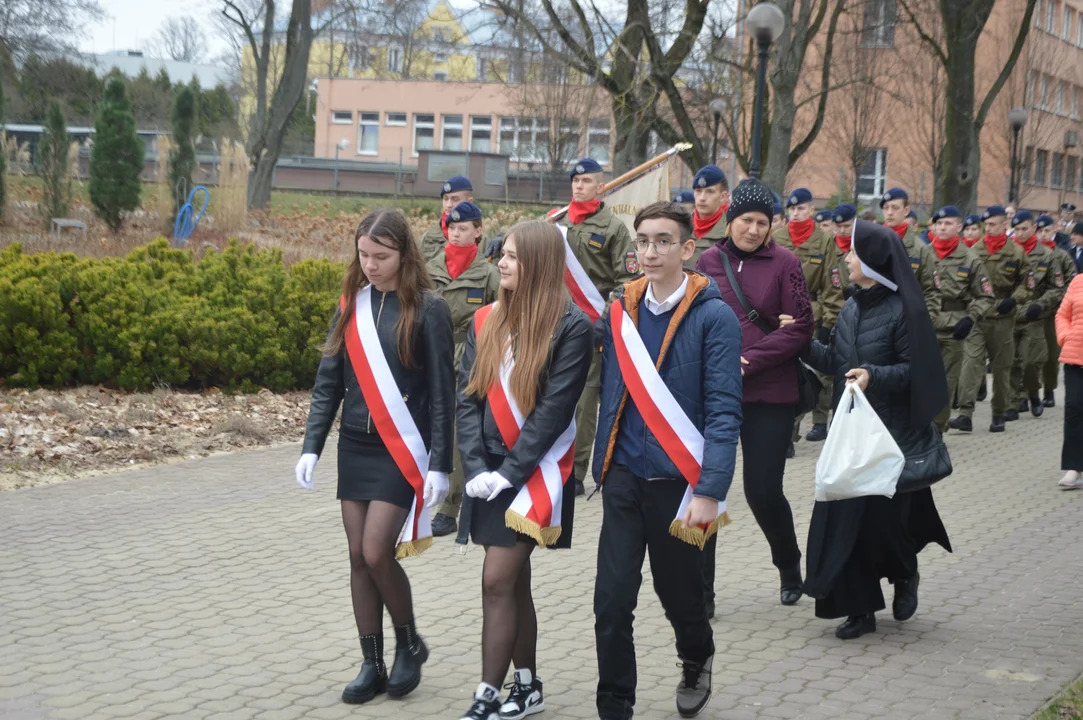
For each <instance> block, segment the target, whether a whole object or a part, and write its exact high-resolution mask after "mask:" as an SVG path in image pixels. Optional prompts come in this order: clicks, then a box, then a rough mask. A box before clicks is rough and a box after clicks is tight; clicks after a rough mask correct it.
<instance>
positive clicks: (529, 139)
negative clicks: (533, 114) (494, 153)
mask: <svg viewBox="0 0 1083 720" xmlns="http://www.w3.org/2000/svg"><path fill="white" fill-rule="evenodd" d="M500 152H501V153H502V154H504V155H507V156H508V157H510V158H511V159H512V160H518V161H520V162H546V161H547V160H548V159H549V124H548V121H547V120H546V119H545V118H500Z"/></svg>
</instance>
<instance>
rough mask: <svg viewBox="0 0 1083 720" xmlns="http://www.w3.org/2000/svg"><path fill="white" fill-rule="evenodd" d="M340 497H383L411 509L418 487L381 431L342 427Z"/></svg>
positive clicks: (339, 467)
mask: <svg viewBox="0 0 1083 720" xmlns="http://www.w3.org/2000/svg"><path fill="white" fill-rule="evenodd" d="M338 499H339V500H359V501H366V500H380V501H382V502H386V503H391V504H392V505H398V506H399V507H400V508H404V509H406V510H409V509H410V505H411V503H413V501H414V489H413V488H412V487H410V483H409V482H408V481H407V480H406V477H405V476H403V474H402V473H401V472H400V471H399V466H398V465H396V464H395V459H394V458H392V457H391V453H390V452H388V450H387V446H385V445H384V443H383V440H381V439H380V436H379V434H377V433H362V432H357V431H356V430H350V429H349V428H347V427H345V426H342V427H340V428H339V433H338Z"/></svg>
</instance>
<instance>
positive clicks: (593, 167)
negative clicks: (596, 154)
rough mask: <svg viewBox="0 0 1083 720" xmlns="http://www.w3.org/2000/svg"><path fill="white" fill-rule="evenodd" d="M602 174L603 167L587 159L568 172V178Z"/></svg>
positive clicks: (591, 159)
mask: <svg viewBox="0 0 1083 720" xmlns="http://www.w3.org/2000/svg"><path fill="white" fill-rule="evenodd" d="M600 172H602V166H601V165H599V164H598V161H597V160H595V159H594V158H589V157H587V158H583V159H582V160H580V161H579V162H577V163H576V164H575V167H573V168H572V169H571V170H569V171H568V177H570V178H573V177H575V176H576V175H589V174H591V173H600Z"/></svg>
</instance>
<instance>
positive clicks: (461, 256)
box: [444, 242, 478, 280]
mask: <svg viewBox="0 0 1083 720" xmlns="http://www.w3.org/2000/svg"><path fill="white" fill-rule="evenodd" d="M477 254H478V244H477V243H472V244H470V245H456V244H455V243H452V242H449V243H448V244H447V245H445V246H444V258H445V260H446V261H447V274H448V275H450V276H451V279H452V280H454V279H455V278H457V277H459V276H460V275H462V274H463V272H464V271H465V270H466V269H467V268H468V267H470V263H472V262H474V258H475V257H477Z"/></svg>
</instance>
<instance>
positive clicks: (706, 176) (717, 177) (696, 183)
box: [692, 165, 726, 188]
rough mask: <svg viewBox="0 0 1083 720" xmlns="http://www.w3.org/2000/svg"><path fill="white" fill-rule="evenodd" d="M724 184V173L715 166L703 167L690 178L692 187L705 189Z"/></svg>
mask: <svg viewBox="0 0 1083 720" xmlns="http://www.w3.org/2000/svg"><path fill="white" fill-rule="evenodd" d="M724 182H726V173H724V172H722V168H720V167H718V166H717V165H704V166H703V167H701V168H700V169H699V170H698V171H696V176H695V177H694V178H692V187H697V188H705V187H711V186H712V185H720V184H722V183H724Z"/></svg>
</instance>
